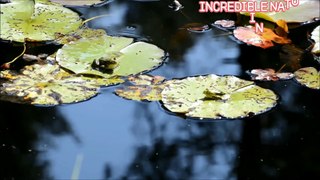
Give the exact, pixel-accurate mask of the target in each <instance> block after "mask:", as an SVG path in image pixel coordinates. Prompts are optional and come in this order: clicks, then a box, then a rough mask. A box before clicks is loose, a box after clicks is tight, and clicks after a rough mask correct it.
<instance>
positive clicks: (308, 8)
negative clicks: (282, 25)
mask: <svg viewBox="0 0 320 180" xmlns="http://www.w3.org/2000/svg"><path fill="white" fill-rule="evenodd" d="M298 2H299V5H298V6H296V7H293V6H291V7H290V8H289V9H288V10H286V11H285V12H282V11H281V12H268V13H266V14H267V15H269V16H270V17H271V18H272V19H273V20H274V21H277V20H280V19H282V20H285V21H287V22H304V21H308V20H311V19H312V18H314V17H319V9H320V4H319V1H310V0H299V1H298Z"/></svg>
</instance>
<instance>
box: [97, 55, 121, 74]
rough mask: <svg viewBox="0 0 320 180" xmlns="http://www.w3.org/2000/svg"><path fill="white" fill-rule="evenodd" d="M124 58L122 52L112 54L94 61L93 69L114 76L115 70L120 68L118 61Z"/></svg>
mask: <svg viewBox="0 0 320 180" xmlns="http://www.w3.org/2000/svg"><path fill="white" fill-rule="evenodd" d="M120 56H122V53H121V52H110V53H108V54H106V55H105V56H103V57H101V58H99V59H95V60H93V62H92V64H91V67H92V68H93V69H95V70H98V71H101V72H103V73H107V74H112V73H113V70H114V69H115V68H116V67H118V66H119V64H118V62H117V60H118V59H119V57H120Z"/></svg>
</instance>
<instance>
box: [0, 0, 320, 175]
mask: <svg viewBox="0 0 320 180" xmlns="http://www.w3.org/2000/svg"><path fill="white" fill-rule="evenodd" d="M170 3H171V1H153V2H147V1H143V0H141V1H113V2H111V3H109V4H107V5H105V6H103V7H96V8H77V10H78V11H79V12H81V13H83V15H84V17H85V18H90V17H93V16H97V15H101V14H110V16H108V17H104V18H100V19H96V20H94V21H92V22H90V23H89V26H90V27H93V28H103V29H105V30H106V31H107V32H108V33H109V34H111V35H125V36H130V37H136V38H137V39H138V40H144V41H148V42H151V43H153V44H156V45H158V46H160V47H161V48H163V49H165V50H166V51H167V52H168V53H169V55H170V57H169V58H168V59H167V61H166V63H165V64H164V65H163V66H162V67H160V68H158V69H156V70H155V71H152V72H151V73H150V74H154V75H161V76H165V77H166V78H168V79H170V78H180V77H185V76H193V75H200V74H210V73H214V74H221V75H225V74H228V75H237V76H240V77H243V78H246V79H248V76H246V75H245V71H246V70H248V69H252V68H265V67H274V68H277V67H280V66H281V65H282V64H283V63H280V62H279V58H281V56H280V57H279V55H278V53H277V51H276V50H274V49H273V50H261V49H258V48H254V47H248V46H246V45H239V44H237V43H236V42H235V41H233V40H232V39H231V38H230V37H229V36H227V35H225V32H223V31H221V30H219V29H216V28H211V29H209V30H207V31H206V32H202V33H199V32H190V31H188V30H186V29H185V28H184V27H185V25H186V24H189V23H195V22H196V23H203V24H209V25H210V24H211V23H213V22H214V21H215V20H217V19H219V18H222V17H224V18H226V16H229V17H230V18H232V15H222V14H216V15H213V14H199V13H198V10H197V9H198V2H197V1H194V2H184V1H181V3H182V4H183V5H184V6H185V8H184V9H183V10H182V11H179V12H175V11H173V9H170V8H169V7H168V5H169V4H170ZM219 16H220V17H219ZM8 47H9V46H8V45H6V44H4V43H1V53H0V55H1V54H4V53H7V52H9V51H10V49H11V51H17V52H19V53H20V50H19V49H20V48H19V47H17V48H16V47H9V48H8ZM4 50H6V52H5V51H4ZM8 56H9V55H8ZM12 56H13V57H14V55H12ZM278 62H279V63H278ZM258 84H259V85H261V86H262V87H266V88H270V89H273V90H274V91H275V92H276V93H277V94H278V95H279V96H280V97H281V98H280V101H279V104H278V105H277V106H276V107H275V108H274V109H272V110H271V111H270V112H267V113H264V114H262V115H258V116H255V117H252V118H245V119H239V120H215V121H195V120H186V119H183V118H181V117H178V116H175V115H173V114H170V113H168V112H166V111H165V110H163V109H162V108H161V104H159V103H157V102H151V103H147V102H137V101H129V100H125V99H122V98H120V97H117V96H116V95H115V94H113V91H114V87H107V88H103V89H102V90H101V93H100V94H99V95H98V96H97V97H95V98H93V99H91V100H89V101H86V102H81V103H77V104H71V105H62V106H56V107H49V108H48V107H33V106H29V105H18V104H13V103H8V102H0V106H1V108H0V119H1V120H0V122H1V126H0V139H1V141H0V149H1V155H0V156H1V159H0V162H1V169H0V177H1V178H2V179H10V180H11V179H71V178H75V179H121V178H128V179H213V180H216V179H217V180H218V179H219V180H220V179H222V180H224V179H232V180H233V179H253V180H255V179H288V178H290V179H310V178H311V177H313V179H314V178H315V179H317V178H318V179H319V178H320V155H319V152H320V109H319V105H318V103H319V100H320V92H319V91H315V90H311V89H308V88H305V87H303V86H300V85H298V84H297V83H295V82H294V81H293V80H289V81H282V82H263V83H258Z"/></svg>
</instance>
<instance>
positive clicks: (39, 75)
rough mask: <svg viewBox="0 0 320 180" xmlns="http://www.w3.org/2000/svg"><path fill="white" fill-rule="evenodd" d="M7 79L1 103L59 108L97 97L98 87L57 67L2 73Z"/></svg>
mask: <svg viewBox="0 0 320 180" xmlns="http://www.w3.org/2000/svg"><path fill="white" fill-rule="evenodd" d="M0 78H1V79H4V80H5V82H3V83H2V84H1V86H0V99H1V100H6V101H11V102H16V103H26V104H35V105H57V104H63V103H75V102H79V101H84V100H87V99H89V98H91V97H93V96H95V95H96V94H97V93H98V90H99V86H98V85H97V82H96V81H94V80H93V79H91V78H83V77H76V76H74V75H71V74H69V73H68V72H66V71H64V70H62V69H61V68H59V66H58V65H50V64H46V65H39V64H35V65H31V66H26V67H24V68H23V69H22V70H21V71H20V73H17V72H15V71H11V70H6V71H1V72H0Z"/></svg>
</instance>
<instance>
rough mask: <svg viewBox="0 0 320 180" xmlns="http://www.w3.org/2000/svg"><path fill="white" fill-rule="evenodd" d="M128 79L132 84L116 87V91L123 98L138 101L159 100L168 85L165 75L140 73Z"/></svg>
mask: <svg viewBox="0 0 320 180" xmlns="http://www.w3.org/2000/svg"><path fill="white" fill-rule="evenodd" d="M128 80H129V81H130V82H131V84H132V85H129V86H123V87H120V88H118V89H116V91H115V93H116V94H117V95H118V96H120V97H123V98H126V99H131V100H136V101H159V100H161V92H162V90H163V89H164V88H165V86H166V84H167V83H166V82H163V81H164V77H161V76H150V75H138V76H130V77H128Z"/></svg>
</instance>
